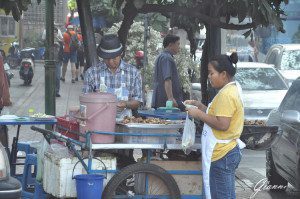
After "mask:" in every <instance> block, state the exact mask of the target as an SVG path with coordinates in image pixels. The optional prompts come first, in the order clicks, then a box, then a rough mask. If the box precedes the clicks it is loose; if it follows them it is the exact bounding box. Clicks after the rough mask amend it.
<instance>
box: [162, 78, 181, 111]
mask: <svg viewBox="0 0 300 199" xmlns="http://www.w3.org/2000/svg"><path fill="white" fill-rule="evenodd" d="M164 86H165V91H166V95H167V98H168V100H170V101H173V106H175V107H178V104H177V102H176V100H175V99H174V97H173V91H172V80H171V79H170V78H169V79H166V80H165V85H164Z"/></svg>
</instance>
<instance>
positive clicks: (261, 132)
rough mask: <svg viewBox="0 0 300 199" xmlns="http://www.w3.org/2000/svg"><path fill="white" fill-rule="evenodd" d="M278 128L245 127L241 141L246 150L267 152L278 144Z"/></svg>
mask: <svg viewBox="0 0 300 199" xmlns="http://www.w3.org/2000/svg"><path fill="white" fill-rule="evenodd" d="M277 137H278V126H262V125H244V129H243V132H242V135H241V140H242V141H243V142H245V144H246V148H248V149H252V150H266V149H268V148H270V147H271V145H272V144H273V143H274V142H276V140H277V139H276V138H277Z"/></svg>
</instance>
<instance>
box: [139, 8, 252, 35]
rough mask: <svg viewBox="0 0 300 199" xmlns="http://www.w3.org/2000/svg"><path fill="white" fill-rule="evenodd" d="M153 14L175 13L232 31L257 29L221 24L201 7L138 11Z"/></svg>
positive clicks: (142, 9)
mask: <svg viewBox="0 0 300 199" xmlns="http://www.w3.org/2000/svg"><path fill="white" fill-rule="evenodd" d="M151 12H159V13H162V14H165V13H168V12H173V13H177V14H179V15H185V16H191V17H197V18H199V20H200V21H201V22H202V23H207V24H211V25H214V26H217V27H219V28H223V29H232V30H244V29H250V28H255V27H256V26H257V24H256V23H255V22H252V23H247V24H232V23H230V24H227V23H224V22H221V21H220V19H219V18H212V17H210V16H208V15H205V14H202V13H204V10H203V9H202V8H201V7H195V8H184V7H180V6H175V5H158V4H145V5H144V6H143V7H142V8H141V9H139V10H138V13H144V14H146V13H151Z"/></svg>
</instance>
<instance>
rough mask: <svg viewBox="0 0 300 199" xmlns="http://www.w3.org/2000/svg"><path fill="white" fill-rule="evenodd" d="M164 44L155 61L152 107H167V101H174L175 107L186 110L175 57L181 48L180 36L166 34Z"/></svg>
mask: <svg viewBox="0 0 300 199" xmlns="http://www.w3.org/2000/svg"><path fill="white" fill-rule="evenodd" d="M163 46H164V50H163V51H162V52H161V53H160V54H159V55H158V57H157V58H156V61H155V71H154V81H153V98H152V107H153V108H159V107H165V106H166V102H167V101H172V102H173V106H174V107H179V108H180V109H182V110H184V109H185V108H184V107H183V104H182V100H183V96H182V86H181V83H180V80H179V75H178V71H177V67H176V63H175V61H174V58H173V56H174V55H176V54H177V53H178V52H179V50H180V37H178V36H175V35H166V37H165V38H164V40H163Z"/></svg>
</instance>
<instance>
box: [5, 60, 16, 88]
mask: <svg viewBox="0 0 300 199" xmlns="http://www.w3.org/2000/svg"><path fill="white" fill-rule="evenodd" d="M4 70H5V74H6V77H7V81H8V86H10V80H11V79H12V78H13V77H14V76H15V75H14V73H13V72H11V70H10V66H9V65H8V63H4Z"/></svg>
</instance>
